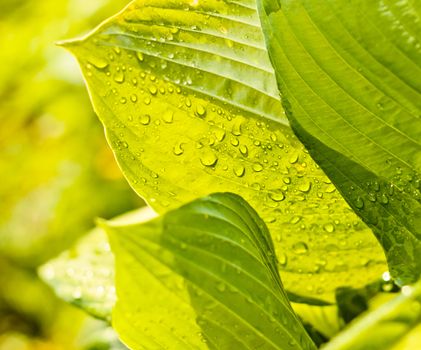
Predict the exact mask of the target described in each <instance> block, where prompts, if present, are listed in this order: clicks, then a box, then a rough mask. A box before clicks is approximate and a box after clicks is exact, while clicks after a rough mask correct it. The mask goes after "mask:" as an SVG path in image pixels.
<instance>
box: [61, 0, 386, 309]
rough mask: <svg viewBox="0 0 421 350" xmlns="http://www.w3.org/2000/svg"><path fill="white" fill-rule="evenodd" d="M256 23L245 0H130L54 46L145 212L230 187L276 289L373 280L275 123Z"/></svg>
mask: <svg viewBox="0 0 421 350" xmlns="http://www.w3.org/2000/svg"><path fill="white" fill-rule="evenodd" d="M259 26H260V24H259V20H258V16H257V11H256V9H255V3H254V2H253V1H244V0H242V1H237V2H221V1H211V0H208V1H200V2H198V3H196V2H194V1H193V2H192V1H190V0H186V1H159V0H148V1H134V2H132V3H131V4H130V5H129V6H128V7H127V8H126V9H125V10H124V11H122V12H121V13H120V14H118V15H117V16H116V17H113V18H111V19H109V20H108V21H106V22H104V23H103V24H102V25H101V26H100V27H98V28H97V29H96V30H95V31H94V32H93V33H91V34H90V35H89V36H87V37H85V38H84V39H81V40H76V41H73V42H69V43H67V44H66V47H67V48H68V49H69V50H71V51H72V52H73V53H74V54H75V56H76V57H77V58H78V60H79V63H80V66H81V68H82V71H83V74H84V77H85V79H86V83H87V85H88V89H89V92H90V95H91V99H92V102H93V105H94V108H95V110H96V112H97V114H98V115H99V117H100V119H101V121H102V123H103V124H104V126H105V129H106V134H107V138H108V141H109V143H110V145H111V147H112V149H113V151H114V153H115V155H116V158H117V160H118V162H119V164H120V167H121V169H122V170H123V172H124V174H125V176H126V177H127V178H128V180H129V182H130V184H131V186H132V187H133V188H134V189H135V190H136V191H137V193H138V194H140V195H141V196H142V197H144V198H145V199H146V200H147V201H148V203H149V204H150V205H151V206H152V207H153V208H154V210H156V211H157V212H159V213H165V212H166V211H168V210H170V209H172V208H177V207H178V206H180V205H182V204H184V203H187V202H189V201H192V200H194V199H196V198H199V197H202V196H205V195H207V194H209V193H212V192H233V193H237V194H240V195H241V196H242V197H243V198H245V199H246V200H247V201H248V202H249V203H250V204H251V205H252V206H253V207H254V208H256V210H257V212H258V213H259V215H260V216H261V217H262V218H263V219H264V220H265V222H266V223H267V225H268V227H269V230H270V232H271V234H272V238H273V241H274V242H275V250H276V251H277V254H278V261H279V268H280V269H281V271H282V276H283V279H284V283H285V287H286V289H287V290H288V291H289V292H291V293H294V294H295V295H299V296H304V297H305V298H309V297H311V298H318V299H321V300H325V301H330V302H332V301H334V290H335V289H336V288H337V287H338V286H352V287H355V288H357V287H361V286H363V285H365V284H366V283H368V282H370V281H373V280H376V279H377V278H379V276H380V275H381V273H382V272H384V270H385V269H386V266H385V263H384V255H383V252H382V251H381V248H380V246H379V245H378V243H377V242H376V239H375V238H374V237H372V235H371V232H370V230H369V229H368V228H367V227H366V226H365V225H364V224H363V223H362V222H361V221H360V220H359V219H358V216H357V215H355V214H354V213H353V212H352V210H351V209H350V208H349V206H348V205H347V204H346V202H345V201H344V200H343V199H342V197H341V196H340V194H339V193H338V192H337V191H336V189H335V187H334V186H333V185H332V184H331V182H330V180H329V179H328V178H327V177H326V176H325V175H324V173H323V172H322V171H321V170H320V169H319V168H318V166H317V165H316V164H315V163H314V161H313V160H312V159H311V158H310V157H309V155H308V154H307V151H306V150H305V149H304V147H303V146H302V144H301V143H300V142H299V141H298V140H297V138H296V137H295V136H294V134H293V132H292V130H291V129H290V128H289V126H287V125H285V124H286V123H287V121H286V119H285V117H284V116H283V112H282V107H281V103H280V101H279V99H278V95H277V88H276V83H275V76H274V74H273V71H272V68H271V66H270V63H269V58H268V55H267V52H266V50H265V49H264V42H263V35H262V33H261V30H260V27H259ZM362 270H363V271H364V273H363V274H362V273H361V271H362Z"/></svg>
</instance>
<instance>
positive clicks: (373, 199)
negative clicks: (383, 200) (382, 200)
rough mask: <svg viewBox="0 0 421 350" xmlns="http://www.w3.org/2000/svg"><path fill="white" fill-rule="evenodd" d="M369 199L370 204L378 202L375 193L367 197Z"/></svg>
mask: <svg viewBox="0 0 421 350" xmlns="http://www.w3.org/2000/svg"><path fill="white" fill-rule="evenodd" d="M367 198H368V200H369V201H370V202H375V201H376V200H377V198H376V194H375V193H373V192H370V193H369V194H368V195H367Z"/></svg>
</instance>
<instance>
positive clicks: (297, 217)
mask: <svg viewBox="0 0 421 350" xmlns="http://www.w3.org/2000/svg"><path fill="white" fill-rule="evenodd" d="M300 220H301V216H293V217H292V219H291V220H290V223H291V224H294V225H295V224H298V223H299V222H300Z"/></svg>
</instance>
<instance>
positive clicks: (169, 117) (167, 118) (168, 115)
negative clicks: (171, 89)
mask: <svg viewBox="0 0 421 350" xmlns="http://www.w3.org/2000/svg"><path fill="white" fill-rule="evenodd" d="M162 120H163V121H164V122H165V123H168V124H170V123H172V122H173V120H174V112H173V111H172V110H170V109H167V110H166V111H165V112H164V115H163V116H162Z"/></svg>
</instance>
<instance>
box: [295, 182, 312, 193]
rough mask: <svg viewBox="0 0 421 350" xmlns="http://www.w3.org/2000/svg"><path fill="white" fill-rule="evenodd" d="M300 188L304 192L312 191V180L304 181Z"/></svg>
mask: <svg viewBox="0 0 421 350" xmlns="http://www.w3.org/2000/svg"><path fill="white" fill-rule="evenodd" d="M298 189H299V190H300V191H301V192H304V193H307V192H309V191H310V189H311V182H309V181H305V182H303V183H302V184H300V186H298Z"/></svg>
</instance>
